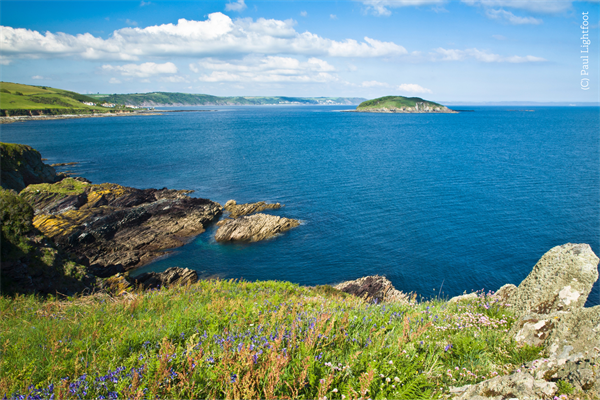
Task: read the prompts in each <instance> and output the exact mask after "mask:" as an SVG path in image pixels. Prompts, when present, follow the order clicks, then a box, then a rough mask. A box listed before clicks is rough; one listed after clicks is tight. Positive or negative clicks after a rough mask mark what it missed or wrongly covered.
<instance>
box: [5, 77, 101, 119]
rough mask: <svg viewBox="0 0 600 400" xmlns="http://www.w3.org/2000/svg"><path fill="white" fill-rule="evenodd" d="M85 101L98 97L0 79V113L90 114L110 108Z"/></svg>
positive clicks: (94, 100)
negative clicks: (0, 80)
mask: <svg viewBox="0 0 600 400" xmlns="http://www.w3.org/2000/svg"><path fill="white" fill-rule="evenodd" d="M84 101H86V102H94V103H95V102H98V100H97V99H94V98H91V97H89V96H86V95H82V94H79V93H75V92H70V91H68V90H62V89H55V88H51V87H47V86H30V85H21V84H19V83H10V82H0V116H9V115H39V114H48V115H54V114H91V113H103V112H110V111H111V109H108V108H105V107H99V106H88V105H85V104H83V103H82V102H84Z"/></svg>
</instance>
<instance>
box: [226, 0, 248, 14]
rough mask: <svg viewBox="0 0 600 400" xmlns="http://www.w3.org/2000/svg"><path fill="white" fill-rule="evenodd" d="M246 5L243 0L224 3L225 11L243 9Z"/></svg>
mask: <svg viewBox="0 0 600 400" xmlns="http://www.w3.org/2000/svg"><path fill="white" fill-rule="evenodd" d="M246 8H248V6H246V3H245V2H244V0H237V1H236V2H235V3H227V4H225V11H238V12H239V11H244V10H245V9H246Z"/></svg>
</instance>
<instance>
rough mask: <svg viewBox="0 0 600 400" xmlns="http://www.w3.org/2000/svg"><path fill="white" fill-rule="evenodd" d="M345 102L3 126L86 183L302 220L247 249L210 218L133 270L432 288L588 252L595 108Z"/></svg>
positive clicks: (599, 212) (462, 285) (598, 150)
mask: <svg viewBox="0 0 600 400" xmlns="http://www.w3.org/2000/svg"><path fill="white" fill-rule="evenodd" d="M352 108H354V107H349V106H256V107H254V106H244V107H204V108H196V109H198V110H200V109H212V110H216V111H210V112H180V113H167V114H164V115H161V116H137V117H123V118H84V119H72V120H56V121H33V122H23V123H14V124H9V125H3V126H2V132H1V134H2V141H5V142H14V143H23V144H28V145H31V146H33V147H34V148H36V149H38V150H39V151H40V152H41V153H42V156H43V157H45V158H47V159H48V161H47V162H48V163H58V162H71V161H76V162H79V163H80V164H78V165H76V166H71V167H67V169H69V170H71V171H73V172H75V173H76V174H77V175H80V176H84V177H86V178H88V179H90V180H91V181H93V182H95V183H101V182H114V183H118V184H121V185H126V186H133V187H137V188H150V187H154V188H162V187H168V188H174V189H193V190H195V193H194V194H193V195H194V196H197V197H204V198H208V199H211V200H214V201H217V202H219V203H221V204H224V203H225V202H226V201H227V200H229V199H235V200H236V201H237V202H238V203H245V202H255V201H260V200H265V201H267V202H280V203H282V204H285V207H283V208H281V209H280V210H276V211H273V213H274V214H277V215H281V216H286V217H291V218H297V219H300V220H301V221H302V225H301V226H300V227H298V228H296V229H293V230H291V231H289V232H287V233H285V234H283V235H281V236H278V237H276V238H274V239H272V240H268V241H264V242H259V243H252V244H219V243H216V242H215V240H214V232H215V227H214V226H211V227H208V229H207V232H205V233H204V234H202V235H200V236H198V237H196V238H194V239H193V240H192V241H191V242H190V243H189V244H187V245H186V246H184V247H181V248H178V249H176V250H174V251H173V252H170V253H169V254H168V255H167V256H165V257H164V258H162V259H160V260H158V261H156V262H154V263H152V264H149V265H147V266H145V267H143V268H142V269H140V270H138V271H137V272H145V271H162V270H165V269H166V268H168V267H171V266H180V267H187V268H192V269H195V270H197V271H198V273H199V274H200V276H201V277H205V278H208V277H221V278H225V279H230V278H236V279H238V278H243V279H245V280H250V281H254V280H270V279H275V280H287V281H292V282H295V283H299V284H302V285H317V284H334V283H337V282H341V281H344V280H349V279H355V278H358V277H362V276H366V275H374V274H379V275H385V276H386V277H388V278H389V279H390V280H391V281H392V282H393V284H394V285H395V286H396V288H398V289H400V290H403V291H407V292H416V293H418V294H419V295H421V296H423V297H425V298H429V297H432V296H440V295H441V296H442V297H449V296H454V295H457V294H461V293H463V291H465V290H466V291H467V292H469V291H471V290H478V289H485V290H496V289H498V288H499V287H500V286H502V285H503V284H505V283H514V284H519V282H521V280H522V279H523V278H525V277H526V276H527V274H528V273H529V272H530V271H531V269H532V267H533V266H534V265H535V263H536V262H537V260H538V259H539V258H540V257H541V256H542V255H543V254H544V253H545V252H546V251H548V250H549V249H550V248H552V247H554V246H557V245H561V244H564V243H568V242H572V243H588V244H590V245H591V246H592V249H593V250H594V252H595V253H596V254H600V129H599V127H600V111H599V109H598V108H597V107H531V106H530V107H510V106H505V107H465V106H461V107H457V108H461V109H465V108H468V109H470V110H473V111H472V112H461V113H459V114H412V115H411V114H358V113H346V112H340V111H342V110H348V109H352ZM189 109H194V108H189ZM526 110H532V111H526ZM63 170H64V168H63ZM596 304H600V290H599V287H598V283H596V286H595V287H594V290H593V292H592V294H591V295H590V298H589V300H588V306H590V305H596Z"/></svg>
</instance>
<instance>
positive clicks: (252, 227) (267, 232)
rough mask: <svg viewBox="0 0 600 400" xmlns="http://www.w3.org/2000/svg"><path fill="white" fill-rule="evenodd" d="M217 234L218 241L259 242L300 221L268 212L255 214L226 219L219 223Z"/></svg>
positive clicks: (292, 226) (290, 227)
mask: <svg viewBox="0 0 600 400" xmlns="http://www.w3.org/2000/svg"><path fill="white" fill-rule="evenodd" d="M217 225H218V226H219V229H217V233H216V234H215V239H216V240H217V241H218V242H229V241H247V242H257V241H259V240H264V239H268V238H270V237H273V236H275V235H277V234H279V233H282V232H285V231H287V230H289V229H292V228H294V227H296V226H298V225H300V221H298V220H295V219H290V218H282V217H278V216H275V215H268V214H254V215H249V216H243V217H239V218H236V219H225V220H222V221H219V222H218V223H217Z"/></svg>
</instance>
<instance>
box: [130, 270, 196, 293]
mask: <svg viewBox="0 0 600 400" xmlns="http://www.w3.org/2000/svg"><path fill="white" fill-rule="evenodd" d="M134 280H135V282H136V283H137V284H138V285H141V286H143V287H144V288H145V289H148V288H156V287H159V286H171V285H187V284H191V283H196V282H198V273H196V271H194V270H191V269H189V268H179V267H171V268H169V269H167V270H166V271H164V272H146V273H143V274H141V275H140V276H138V277H136V278H135V279H134Z"/></svg>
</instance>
